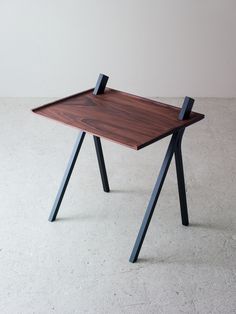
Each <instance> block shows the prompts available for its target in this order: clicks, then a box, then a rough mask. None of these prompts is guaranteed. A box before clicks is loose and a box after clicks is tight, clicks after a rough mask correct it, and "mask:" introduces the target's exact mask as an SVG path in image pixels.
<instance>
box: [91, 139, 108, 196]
mask: <svg viewBox="0 0 236 314" xmlns="http://www.w3.org/2000/svg"><path fill="white" fill-rule="evenodd" d="M93 139H94V144H95V148H96V153H97V158H98V165H99V169H100V173H101V178H102V185H103V190H104V192H110V188H109V183H108V178H107V172H106V166H105V161H104V157H103V152H102V144H101V140H100V137H98V136H95V135H94V136H93Z"/></svg>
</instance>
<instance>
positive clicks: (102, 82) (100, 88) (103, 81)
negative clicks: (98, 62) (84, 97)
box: [93, 74, 109, 95]
mask: <svg viewBox="0 0 236 314" xmlns="http://www.w3.org/2000/svg"><path fill="white" fill-rule="evenodd" d="M108 79H109V77H108V76H106V75H105V74H99V77H98V80H97V84H96V86H95V88H94V91H93V94H94V95H100V94H103V93H104V91H105V88H106V85H107V81H108Z"/></svg>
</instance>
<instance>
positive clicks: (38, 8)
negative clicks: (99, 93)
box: [0, 0, 236, 97]
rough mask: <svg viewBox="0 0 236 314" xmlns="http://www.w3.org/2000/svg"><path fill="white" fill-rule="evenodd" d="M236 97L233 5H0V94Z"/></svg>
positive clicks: (101, 1) (88, 0)
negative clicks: (99, 85) (103, 91)
mask: <svg viewBox="0 0 236 314" xmlns="http://www.w3.org/2000/svg"><path fill="white" fill-rule="evenodd" d="M100 72H103V73H105V74H108V75H110V81H109V85H110V86H112V87H114V88H117V89H122V90H126V91H130V92H133V93H138V94H140V95H145V96H184V95H186V94H187V95H190V96H215V97H234V96H236V1H235V0H136V1H135V0H117V1H115V0H97V1H95V0H84V1H81V0H0V96H58V97H59V96H63V95H67V94H70V93H75V92H77V91H80V90H83V89H85V88H89V87H92V86H94V84H95V82H96V79H97V75H98V74H99V73H100Z"/></svg>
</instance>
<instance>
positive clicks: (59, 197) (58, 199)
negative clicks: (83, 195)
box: [48, 132, 85, 221]
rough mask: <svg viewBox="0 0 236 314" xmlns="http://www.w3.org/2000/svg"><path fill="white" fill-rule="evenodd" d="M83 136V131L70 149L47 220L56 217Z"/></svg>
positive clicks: (52, 219)
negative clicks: (69, 155) (70, 152)
mask: <svg viewBox="0 0 236 314" xmlns="http://www.w3.org/2000/svg"><path fill="white" fill-rule="evenodd" d="M84 137H85V132H81V133H80V134H79V136H78V138H77V140H76V143H75V146H74V149H73V151H72V154H71V157H70V160H69V162H68V165H67V168H66V171H65V174H64V177H63V179H62V182H61V185H60V188H59V191H58V193H57V196H56V199H55V202H54V204H53V208H52V211H51V214H50V216H49V218H48V220H49V221H54V220H55V219H56V217H57V213H58V211H59V208H60V205H61V202H62V199H63V196H64V194H65V191H66V188H67V185H68V182H69V180H70V176H71V174H72V171H73V168H74V165H75V162H76V159H77V157H78V154H79V151H80V148H81V146H82V143H83V140H84Z"/></svg>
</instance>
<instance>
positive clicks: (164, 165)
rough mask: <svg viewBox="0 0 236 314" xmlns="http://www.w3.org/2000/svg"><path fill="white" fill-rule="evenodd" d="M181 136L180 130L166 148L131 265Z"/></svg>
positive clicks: (137, 253) (144, 234) (138, 249)
mask: <svg viewBox="0 0 236 314" xmlns="http://www.w3.org/2000/svg"><path fill="white" fill-rule="evenodd" d="M181 135H182V130H180V131H179V132H178V133H175V134H173V135H172V138H171V141H170V144H169V146H168V149H167V152H166V155H165V158H164V161H163V163H162V166H161V170H160V173H159V176H158V178H157V181H156V184H155V187H154V190H153V192H152V196H151V199H150V201H149V204H148V207H147V210H146V213H145V215H144V218H143V222H142V225H141V227H140V230H139V233H138V236H137V239H136V242H135V244H134V248H133V251H132V253H131V256H130V259H129V261H130V262H131V263H135V262H136V261H137V259H138V255H139V252H140V250H141V247H142V244H143V241H144V238H145V236H146V232H147V229H148V226H149V223H150V221H151V218H152V215H153V212H154V209H155V206H156V203H157V200H158V197H159V195H160V192H161V189H162V186H163V183H164V181H165V177H166V174H167V171H168V169H169V166H170V163H171V159H172V157H173V154H174V152H175V149H176V146H177V142H178V140H179V137H180V136H181Z"/></svg>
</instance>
